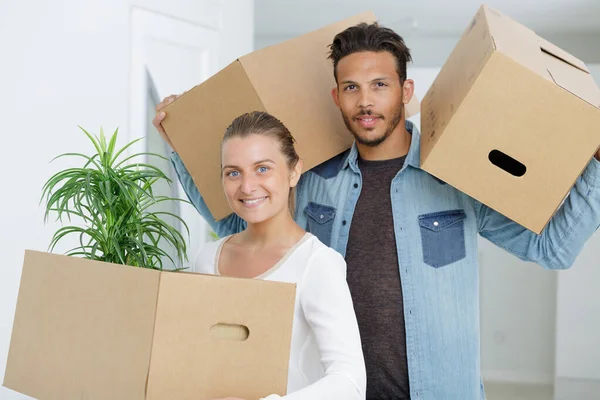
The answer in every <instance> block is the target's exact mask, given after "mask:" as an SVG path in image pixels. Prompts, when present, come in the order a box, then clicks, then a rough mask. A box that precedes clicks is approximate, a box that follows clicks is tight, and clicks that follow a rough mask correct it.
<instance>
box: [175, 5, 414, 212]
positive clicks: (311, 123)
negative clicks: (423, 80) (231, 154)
mask: <svg viewBox="0 0 600 400" xmlns="http://www.w3.org/2000/svg"><path fill="white" fill-rule="evenodd" d="M374 21H375V16H374V15H373V14H372V13H370V12H367V13H363V14H360V15H357V16H355V17H352V18H348V19H346V20H343V21H341V22H338V23H335V24H332V25H329V26H327V27H324V28H321V29H319V30H316V31H314V32H311V33H308V34H306V35H302V36H299V37H296V38H293V39H290V40H288V41H286V42H283V43H280V44H277V45H274V46H270V47H267V48H264V49H261V50H258V51H255V52H253V53H250V54H248V55H245V56H243V57H240V58H239V59H238V60H237V61H235V62H234V63H233V64H232V65H237V66H241V67H239V68H238V67H236V78H237V80H236V81H232V80H230V79H229V77H227V78H226V77H224V75H227V76H229V75H230V74H231V71H230V69H231V68H232V67H231V66H229V67H227V68H225V69H224V70H222V71H221V72H219V73H217V74H216V75H214V76H213V77H211V78H209V79H208V80H207V81H205V82H204V83H202V84H200V85H198V86H196V87H195V88H193V89H192V90H190V91H189V92H187V93H185V94H184V95H183V96H181V97H180V98H179V99H177V100H176V101H174V102H173V103H172V104H170V105H168V106H167V107H166V108H165V111H166V113H167V118H166V119H165V120H164V122H163V127H164V128H165V130H166V132H167V134H168V135H169V138H170V139H171V142H172V143H173V146H174V147H175V151H177V153H178V154H179V155H180V157H181V159H182V160H183V162H184V164H185V166H186V168H187V169H188V171H189V172H190V174H191V176H192V178H193V180H194V182H195V184H196V186H197V187H198V189H199V190H200V193H201V194H202V196H203V198H204V200H205V202H206V204H207V205H208V207H209V209H210V210H211V212H212V214H213V217H214V218H215V219H217V220H219V219H222V218H224V217H225V216H227V215H229V214H230V213H231V209H230V208H229V205H228V204H227V201H226V198H225V195H224V194H223V190H222V188H221V181H220V141H221V138H222V136H223V133H224V132H225V129H226V128H227V126H229V124H230V123H231V122H232V120H233V119H234V118H235V117H237V116H238V115H241V114H243V113H244V112H250V111H256V110H260V111H267V112H269V113H270V114H272V115H274V116H275V117H277V118H279V119H280V120H281V121H282V122H283V123H284V124H285V125H286V126H287V127H288V129H289V130H290V132H291V133H292V135H293V136H294V138H295V139H296V148H297V150H298V154H299V155H300V157H301V158H302V159H303V161H304V169H305V171H306V170H308V169H310V168H312V167H314V166H316V165H318V164H320V163H322V162H324V161H326V160H328V159H329V158H331V157H334V156H336V155H337V154H339V153H341V152H343V151H344V150H346V149H348V148H349V147H350V146H351V145H352V140H353V139H352V135H351V134H350V133H349V132H348V131H347V128H346V126H345V125H344V123H343V119H342V117H341V114H340V111H339V110H338V109H337V108H336V106H335V104H334V103H333V100H332V98H331V89H332V88H333V87H335V79H334V77H333V68H332V65H331V61H330V60H328V59H327V54H328V51H329V48H328V45H329V44H330V43H331V42H332V40H333V38H334V36H335V35H336V34H337V33H339V32H341V31H343V30H344V29H346V28H347V27H349V26H352V25H356V24H358V23H360V22H374ZM200 99H203V100H202V101H201V100H200ZM250 99H251V100H250ZM232 102H236V104H237V105H239V107H232V106H231V103H232ZM419 109H420V108H419V101H418V99H417V98H416V97H413V100H412V101H411V103H410V104H409V105H407V108H406V111H407V116H411V115H414V114H416V113H418V112H419ZM207 120H210V124H209V125H208V124H207V123H206V122H205V121H207Z"/></svg>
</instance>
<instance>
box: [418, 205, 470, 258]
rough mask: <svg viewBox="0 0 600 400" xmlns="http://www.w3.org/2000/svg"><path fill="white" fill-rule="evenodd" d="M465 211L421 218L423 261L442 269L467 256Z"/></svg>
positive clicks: (443, 212)
mask: <svg viewBox="0 0 600 400" xmlns="http://www.w3.org/2000/svg"><path fill="white" fill-rule="evenodd" d="M466 217H467V216H466V214H465V212H464V211H463V210H450V211H439V212H435V213H430V214H424V215H420V216H419V225H420V231H421V245H422V247H423V261H424V262H425V264H427V265H429V266H431V267H434V268H440V267H443V266H446V265H448V264H452V263H454V262H456V261H459V260H462V259H463V258H465V256H466V249H465V223H464V220H465V218H466Z"/></svg>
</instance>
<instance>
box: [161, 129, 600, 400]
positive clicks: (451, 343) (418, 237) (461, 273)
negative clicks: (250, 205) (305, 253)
mask: <svg viewBox="0 0 600 400" xmlns="http://www.w3.org/2000/svg"><path fill="white" fill-rule="evenodd" d="M406 127H407V129H408V130H409V132H411V133H412V139H411V145H410V150H409V153H408V155H407V157H406V162H405V165H404V166H403V168H402V169H401V170H400V171H399V172H398V174H397V175H396V177H395V178H394V179H393V181H392V184H391V187H390V193H391V196H392V214H393V218H394V227H395V236H396V247H397V251H398V268H399V271H400V277H401V282H402V293H403V296H404V315H405V320H406V347H407V358H408V369H409V380H410V392H411V398H412V399H424V400H440V399H444V400H469V399H484V398H485V394H484V390H483V385H482V383H481V373H480V352H479V348H480V345H479V269H478V251H477V235H478V234H479V235H481V236H483V237H484V238H486V239H488V240H490V241H491V242H493V243H495V244H496V245H498V246H500V247H502V248H503V249H505V250H507V251H508V252H510V253H512V254H514V255H515V256H517V257H519V258H521V259H522V260H526V261H532V262H535V263H537V264H539V265H541V266H542V267H544V268H548V269H565V268H568V267H570V266H571V265H572V263H573V262H574V260H575V258H576V257H577V255H578V254H579V252H580V251H581V249H582V248H583V245H584V243H585V242H586V241H587V240H588V238H590V237H591V235H592V234H593V233H594V232H595V231H596V230H597V229H598V227H599V226H600V162H598V161H597V160H595V159H594V160H592V161H591V162H590V163H589V165H588V166H587V168H586V169H585V171H584V172H583V174H582V176H581V177H579V179H578V180H577V182H576V184H575V186H574V187H573V188H572V190H571V192H570V195H569V197H568V198H567V199H566V201H565V202H564V203H563V205H562V207H561V208H560V210H559V211H558V212H557V213H556V215H555V216H554V217H553V218H552V220H551V221H550V223H549V225H548V226H547V227H546V229H545V230H544V231H543V233H542V234H541V235H536V234H535V233H533V232H531V231H529V230H527V229H525V228H523V227H522V226H520V225H518V224H517V223H515V222H512V221H511V220H509V219H508V218H506V217H504V216H502V215H501V214H499V213H497V212H495V211H493V210H491V209H490V208H488V207H487V206H485V205H483V204H481V203H480V202H478V201H476V200H474V199H473V198H471V197H469V196H468V195H466V194H464V193H462V192H460V191H458V190H457V189H455V188H454V187H452V186H450V185H448V184H445V183H444V182H442V181H440V180H438V179H437V178H435V177H433V176H432V175H430V174H428V173H427V172H425V171H423V170H422V169H420V145H419V143H420V142H419V132H418V130H417V129H416V128H415V127H414V125H413V124H412V123H411V122H407V124H406ZM172 161H173V163H174V165H175V168H176V170H177V173H178V175H179V179H180V181H181V183H182V185H183V187H184V188H185V190H186V192H187V194H188V197H189V199H190V200H191V202H192V203H193V204H194V206H195V207H196V208H197V209H198V211H199V212H200V214H202V216H203V217H204V218H205V219H206V220H207V221H208V222H209V223H210V224H211V226H212V227H213V229H214V230H215V232H216V233H217V234H218V235H219V236H224V235H228V234H231V233H234V232H239V231H241V230H243V229H244V228H245V223H244V221H242V220H241V219H240V218H239V217H237V216H236V215H234V214H232V215H230V216H228V217H226V218H224V219H223V220H221V221H218V222H217V221H215V220H214V218H212V216H211V214H210V211H209V210H208V208H207V206H206V204H205V203H204V200H203V199H202V197H201V195H200V193H199V192H198V190H197V188H196V186H195V185H194V183H193V181H192V179H191V177H190V175H189V173H188V172H187V171H186V169H185V167H184V165H183V163H182V162H181V159H180V158H179V157H178V156H177V154H175V153H174V154H173V156H172ZM360 192H361V173H360V170H359V168H358V151H357V148H356V146H353V147H352V148H351V149H349V150H348V151H346V152H344V153H342V154H340V155H338V156H336V157H334V158H332V159H330V160H328V161H326V162H325V163H323V164H321V165H319V166H317V167H315V168H313V169H311V170H309V171H307V172H306V173H305V174H304V175H303V176H302V178H301V179H300V182H299V184H298V188H297V202H296V216H295V219H296V221H297V222H298V224H299V225H300V226H302V227H304V228H306V230H307V231H309V232H311V233H313V234H314V235H316V236H317V237H318V238H319V239H320V240H321V241H322V242H323V243H325V244H327V245H329V246H331V247H333V248H334V249H335V250H337V251H338V252H339V253H341V254H342V255H345V254H346V246H347V244H348V235H349V231H350V226H351V224H352V215H353V213H354V208H355V206H356V203H357V201H358V197H359V195H360ZM366 267H367V268H368V266H366ZM374 311H376V310H374Z"/></svg>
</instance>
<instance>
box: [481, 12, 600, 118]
mask: <svg viewBox="0 0 600 400" xmlns="http://www.w3.org/2000/svg"><path fill="white" fill-rule="evenodd" d="M481 10H483V12H484V14H485V18H486V22H487V23H488V25H489V27H490V32H491V35H492V40H493V42H494V46H495V48H496V50H498V51H499V52H501V53H503V54H505V55H506V56H508V57H510V58H512V59H513V60H514V61H515V62H518V63H519V64H521V65H523V66H524V67H526V68H528V69H530V70H532V71H533V72H535V73H537V74H538V75H540V76H542V77H544V78H545V79H546V80H548V81H550V82H553V83H555V84H556V85H558V86H560V87H561V88H563V89H565V90H567V91H569V92H570V93H572V94H574V95H575V96H577V97H579V98H581V99H582V100H584V101H586V102H588V103H589V104H591V105H593V106H594V107H599V106H600V91H599V90H598V87H597V86H596V84H595V83H594V81H593V78H592V77H591V75H590V73H589V71H588V69H587V67H586V66H585V64H584V63H583V61H581V60H579V59H578V58H577V57H574V56H573V55H571V54H569V53H568V52H566V51H564V50H563V49H561V48H560V47H558V46H556V45H554V44H552V43H550V42H548V41H547V40H545V39H543V38H541V37H539V36H538V35H537V34H536V33H535V32H534V31H532V30H531V29H529V28H527V27H526V26H524V25H522V24H520V23H518V22H517V21H515V20H513V19H510V18H508V17H506V16H504V15H503V14H502V13H500V12H499V11H497V10H494V9H493V8H490V7H488V6H482V7H481Z"/></svg>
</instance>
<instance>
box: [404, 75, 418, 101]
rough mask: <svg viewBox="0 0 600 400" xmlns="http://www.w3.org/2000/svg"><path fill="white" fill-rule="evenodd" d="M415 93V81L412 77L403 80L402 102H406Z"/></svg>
mask: <svg viewBox="0 0 600 400" xmlns="http://www.w3.org/2000/svg"><path fill="white" fill-rule="evenodd" d="M414 94H415V81H413V80H412V79H406V80H404V84H403V85H402V103H404V104H408V103H409V102H410V99H412V97H413V95H414Z"/></svg>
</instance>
